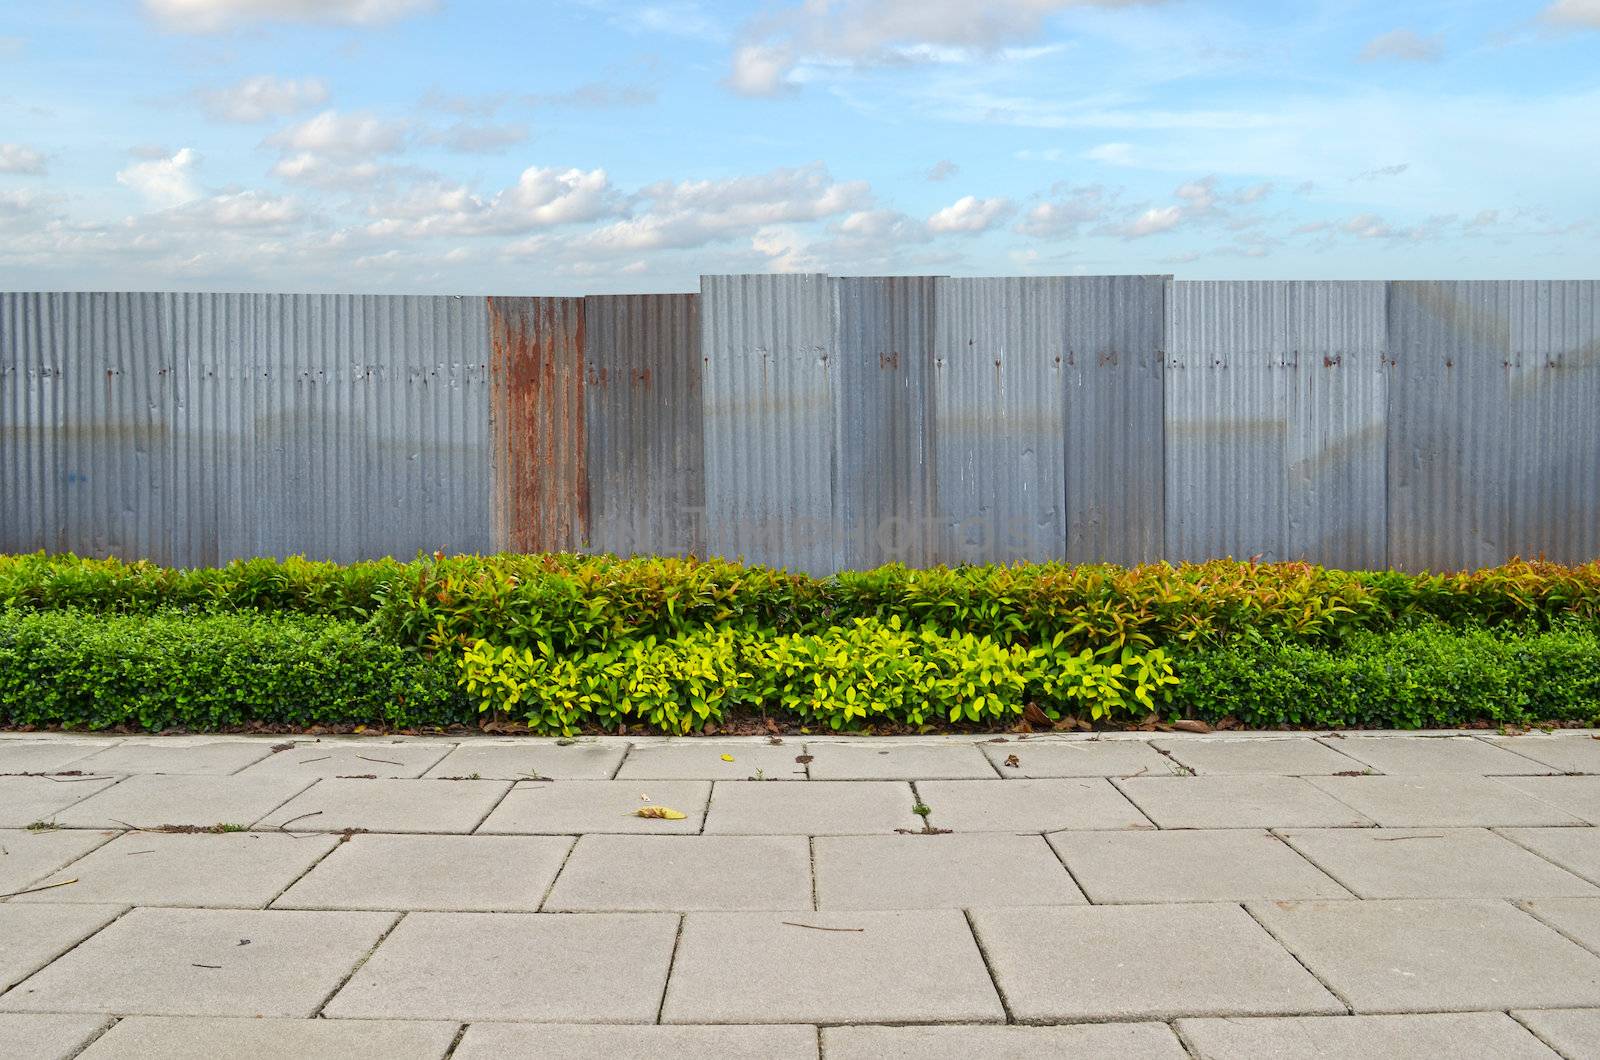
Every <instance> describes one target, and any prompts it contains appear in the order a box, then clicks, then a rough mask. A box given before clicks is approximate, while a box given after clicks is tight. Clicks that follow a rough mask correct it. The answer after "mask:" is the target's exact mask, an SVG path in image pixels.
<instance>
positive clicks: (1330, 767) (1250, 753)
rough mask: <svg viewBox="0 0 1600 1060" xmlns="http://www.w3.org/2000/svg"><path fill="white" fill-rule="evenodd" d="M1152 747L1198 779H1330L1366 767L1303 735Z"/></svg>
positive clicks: (1165, 742)
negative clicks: (1254, 776) (1264, 776)
mask: <svg viewBox="0 0 1600 1060" xmlns="http://www.w3.org/2000/svg"><path fill="white" fill-rule="evenodd" d="M1151 746H1153V747H1159V748H1161V749H1162V750H1164V751H1167V752H1168V753H1170V754H1171V755H1172V757H1173V758H1174V759H1176V760H1177V761H1179V762H1182V763H1183V764H1184V765H1186V766H1188V767H1189V768H1190V769H1193V770H1194V771H1195V773H1196V774H1198V775H1199V776H1211V775H1216V774H1221V775H1237V774H1269V775H1272V776H1279V777H1303V776H1331V775H1332V774H1335V773H1344V772H1347V771H1350V770H1363V769H1365V768H1367V766H1366V764H1365V763H1362V762H1357V761H1356V760H1355V759H1353V758H1351V757H1349V756H1348V755H1342V754H1340V753H1339V752H1338V751H1336V750H1334V749H1333V748H1331V747H1328V746H1325V745H1323V744H1320V743H1318V742H1317V741H1316V740H1308V739H1306V738H1305V737H1303V736H1296V737H1292V738H1286V739H1282V740H1274V739H1271V738H1270V737H1261V736H1254V737H1238V738H1235V739H1228V738H1226V737H1220V736H1197V737H1194V738H1193V739H1185V738H1180V737H1172V738H1170V739H1162V740H1152V741H1151Z"/></svg>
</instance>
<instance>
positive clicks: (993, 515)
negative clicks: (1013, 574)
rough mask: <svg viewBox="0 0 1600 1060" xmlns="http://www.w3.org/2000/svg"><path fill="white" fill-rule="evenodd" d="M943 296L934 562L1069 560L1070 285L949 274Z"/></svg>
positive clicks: (937, 338)
mask: <svg viewBox="0 0 1600 1060" xmlns="http://www.w3.org/2000/svg"><path fill="white" fill-rule="evenodd" d="M935 292H936V293H935V300H936V314H935V315H936V323H935V326H934V373H933V375H934V383H933V389H934V398H933V400H934V424H935V426H934V451H935V458H934V459H935V466H936V472H935V476H936V487H935V488H936V492H937V496H938V522H939V526H938V530H939V543H938V551H937V556H936V558H937V559H938V560H939V561H941V562H946V563H983V562H1004V561H1011V560H1049V559H1062V558H1063V557H1064V556H1065V554H1066V546H1067V525H1066V511H1065V507H1066V505H1065V477H1064V476H1065V473H1066V469H1065V442H1064V437H1065V430H1066V422H1065V421H1066V409H1065V405H1066V391H1065V384H1064V381H1063V380H1064V361H1065V359H1066V355H1067V319H1066V318H1067V280H1066V279H1065V278H1063V277H1040V278H1021V277H1007V278H999V279H946V278H940V279H939V280H938V281H937V282H936V285H935Z"/></svg>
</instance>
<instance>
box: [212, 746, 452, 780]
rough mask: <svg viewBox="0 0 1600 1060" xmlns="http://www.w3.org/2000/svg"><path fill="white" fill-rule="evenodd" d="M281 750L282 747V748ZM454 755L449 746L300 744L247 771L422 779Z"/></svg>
mask: <svg viewBox="0 0 1600 1060" xmlns="http://www.w3.org/2000/svg"><path fill="white" fill-rule="evenodd" d="M277 746H282V745H281V744H279V745H277ZM449 751H450V745H449V744H426V743H402V744H390V743H377V742H373V743H371V744H361V743H356V744H352V743H346V742H339V743H298V744H296V745H295V746H294V747H292V748H290V749H289V750H287V751H278V752H275V753H273V754H269V755H268V756H267V757H265V758H263V759H261V760H260V761H259V762H256V763H255V764H254V765H252V766H249V767H247V768H245V769H244V770H243V771H242V772H241V773H240V775H241V776H246V777H253V776H262V775H267V774H277V775H280V776H286V777H305V778H307V779H313V778H317V777H345V776H374V777H420V776H422V774H424V773H426V772H427V771H428V770H429V769H430V768H431V767H433V766H435V765H437V764H438V763H439V760H440V759H442V758H444V756H445V755H446V754H448V753H449Z"/></svg>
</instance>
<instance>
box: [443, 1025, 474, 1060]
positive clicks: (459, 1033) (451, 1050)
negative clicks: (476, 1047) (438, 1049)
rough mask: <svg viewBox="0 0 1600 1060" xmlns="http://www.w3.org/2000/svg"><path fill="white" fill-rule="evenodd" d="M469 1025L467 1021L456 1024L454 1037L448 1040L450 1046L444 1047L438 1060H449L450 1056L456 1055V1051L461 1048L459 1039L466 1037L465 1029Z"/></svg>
mask: <svg viewBox="0 0 1600 1060" xmlns="http://www.w3.org/2000/svg"><path fill="white" fill-rule="evenodd" d="M471 1025H472V1024H471V1023H470V1022H468V1021H467V1020H462V1021H461V1022H460V1023H458V1024H456V1035H455V1037H454V1038H451V1039H450V1044H449V1045H448V1046H446V1047H445V1050H444V1055H443V1056H441V1057H440V1058H439V1060H450V1058H451V1057H452V1056H455V1055H456V1050H457V1049H459V1048H461V1039H463V1038H465V1037H466V1036H467V1028H468V1027H470V1026H471Z"/></svg>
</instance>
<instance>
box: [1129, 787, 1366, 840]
mask: <svg viewBox="0 0 1600 1060" xmlns="http://www.w3.org/2000/svg"><path fill="white" fill-rule="evenodd" d="M1116 783H1117V786H1118V787H1119V788H1121V790H1122V793H1123V794H1124V795H1126V796H1128V798H1129V799H1131V800H1133V803H1134V805H1136V806H1138V807H1139V808H1140V809H1141V810H1143V811H1144V812H1145V813H1146V814H1148V815H1149V816H1150V819H1151V820H1152V821H1154V822H1155V823H1156V824H1158V825H1160V826H1161V827H1162V828H1363V827H1369V826H1371V824H1372V820H1371V818H1370V817H1367V816H1364V815H1363V814H1361V813H1358V812H1357V811H1356V810H1353V809H1351V808H1350V806H1348V805H1346V804H1345V803H1343V802H1341V801H1340V800H1338V799H1336V798H1334V797H1333V796H1331V795H1329V794H1328V793H1327V792H1326V791H1322V790H1320V789H1318V788H1317V787H1315V786H1314V784H1313V781H1311V780H1307V779H1305V778H1303V777H1271V776H1252V775H1242V776H1210V777H1134V778H1132V779H1131V780H1119V781H1117V782H1116Z"/></svg>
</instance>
